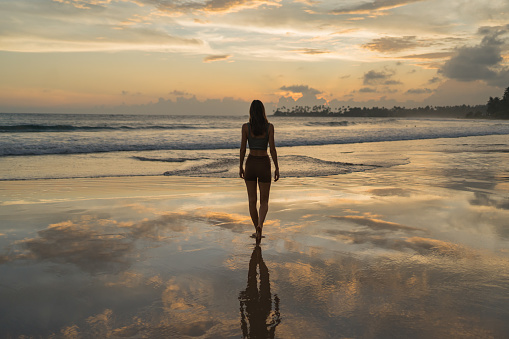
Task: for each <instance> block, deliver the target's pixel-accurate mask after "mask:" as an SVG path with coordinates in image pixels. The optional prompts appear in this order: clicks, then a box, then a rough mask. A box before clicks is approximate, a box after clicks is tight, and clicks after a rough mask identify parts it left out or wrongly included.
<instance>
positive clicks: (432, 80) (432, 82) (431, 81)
mask: <svg viewBox="0 0 509 339" xmlns="http://www.w3.org/2000/svg"><path fill="white" fill-rule="evenodd" d="M437 82H440V78H439V77H433V78H431V79H429V80H428V83H429V84H435V83H437Z"/></svg>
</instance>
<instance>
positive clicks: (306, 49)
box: [293, 48, 330, 55]
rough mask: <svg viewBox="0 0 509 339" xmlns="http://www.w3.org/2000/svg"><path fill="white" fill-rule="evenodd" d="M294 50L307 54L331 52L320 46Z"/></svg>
mask: <svg viewBox="0 0 509 339" xmlns="http://www.w3.org/2000/svg"><path fill="white" fill-rule="evenodd" d="M293 52H297V53H300V54H306V55H318V54H327V53H330V51H328V50H325V49H318V48H303V49H295V50H293Z"/></svg>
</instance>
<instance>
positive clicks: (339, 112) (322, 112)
mask: <svg viewBox="0 0 509 339" xmlns="http://www.w3.org/2000/svg"><path fill="white" fill-rule="evenodd" d="M274 115H275V116H297V117H298V116H303V117H304V116H305V117H310V116H311V117H312V116H316V117H323V116H326V117H415V118H418V117H437V118H438V117H442V118H493V119H509V87H507V88H506V89H505V92H504V96H503V97H502V99H500V98H498V97H495V98H492V97H490V98H489V100H488V103H487V104H486V105H473V106H471V105H456V106H429V105H428V106H425V107H416V108H405V107H400V106H394V107H392V108H385V107H369V108H368V107H350V106H341V107H337V108H335V109H333V108H331V107H330V106H327V105H315V106H294V107H292V108H287V107H285V106H282V107H279V108H277V109H276V110H274Z"/></svg>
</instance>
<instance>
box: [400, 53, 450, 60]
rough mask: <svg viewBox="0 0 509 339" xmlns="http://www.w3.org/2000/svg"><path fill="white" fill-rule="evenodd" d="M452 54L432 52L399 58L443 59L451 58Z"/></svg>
mask: <svg viewBox="0 0 509 339" xmlns="http://www.w3.org/2000/svg"><path fill="white" fill-rule="evenodd" d="M453 54H454V53H452V52H434V53H424V54H411V55H405V56H402V57H400V59H444V58H448V57H450V56H452V55H453Z"/></svg>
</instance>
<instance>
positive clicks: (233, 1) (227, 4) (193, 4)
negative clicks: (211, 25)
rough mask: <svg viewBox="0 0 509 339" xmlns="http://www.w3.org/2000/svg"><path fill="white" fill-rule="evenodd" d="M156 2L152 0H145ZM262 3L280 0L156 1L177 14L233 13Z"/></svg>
mask: <svg viewBox="0 0 509 339" xmlns="http://www.w3.org/2000/svg"><path fill="white" fill-rule="evenodd" d="M144 1H147V2H148V3H154V1H151V0H144ZM262 5H269V6H280V4H279V1H277V0H274V1H271V0H207V1H172V0H159V1H156V7H157V8H158V9H159V10H162V11H166V12H171V13H175V14H178V13H180V14H182V13H197V12H201V13H208V14H213V13H232V12H238V11H241V10H244V9H253V8H257V7H260V6H262Z"/></svg>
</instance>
